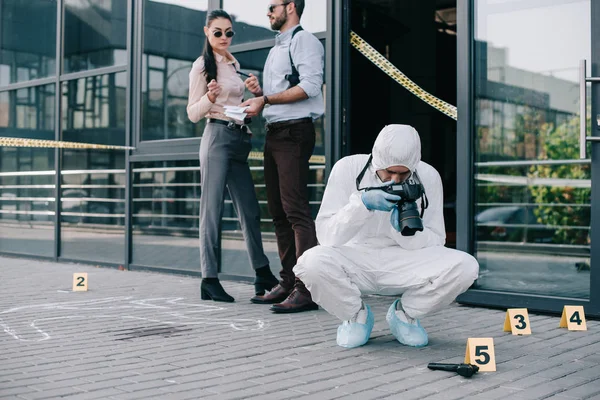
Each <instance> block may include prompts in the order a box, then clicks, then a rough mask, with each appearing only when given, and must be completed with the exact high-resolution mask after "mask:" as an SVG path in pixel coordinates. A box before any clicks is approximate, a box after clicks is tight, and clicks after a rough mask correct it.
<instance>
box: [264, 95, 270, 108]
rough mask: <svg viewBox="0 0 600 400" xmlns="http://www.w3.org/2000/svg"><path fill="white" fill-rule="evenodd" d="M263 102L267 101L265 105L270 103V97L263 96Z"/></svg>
mask: <svg viewBox="0 0 600 400" xmlns="http://www.w3.org/2000/svg"><path fill="white" fill-rule="evenodd" d="M263 102H264V103H265V106H266V105H267V104H269V98H268V97H267V96H263Z"/></svg>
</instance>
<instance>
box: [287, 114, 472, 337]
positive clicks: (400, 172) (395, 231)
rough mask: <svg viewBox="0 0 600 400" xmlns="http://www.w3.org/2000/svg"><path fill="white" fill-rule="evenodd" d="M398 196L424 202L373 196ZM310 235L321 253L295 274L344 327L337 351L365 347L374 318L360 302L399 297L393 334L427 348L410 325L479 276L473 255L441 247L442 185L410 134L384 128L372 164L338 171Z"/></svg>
mask: <svg viewBox="0 0 600 400" xmlns="http://www.w3.org/2000/svg"><path fill="white" fill-rule="evenodd" d="M402 183H404V184H403V185H397V184H402ZM407 184H408V185H412V186H410V187H407V186H406V185H407ZM400 186H402V187H404V188H405V189H407V188H408V189H411V190H412V189H415V188H416V189H418V188H421V190H423V189H424V194H423V195H422V196H421V195H420V194H421V193H422V192H421V191H417V193H418V194H419V198H418V199H417V200H416V201H415V200H413V201H411V202H409V203H410V204H406V203H405V202H403V201H402V200H401V199H402V195H400V196H398V195H395V194H392V193H389V192H387V191H385V190H381V189H373V188H376V187H379V188H382V189H398V188H399V187H400ZM364 188H369V189H367V190H365V189H364ZM395 192H396V193H397V190H395ZM403 193H405V194H406V195H407V196H406V197H407V198H410V196H408V194H409V193H408V192H403ZM427 203H429V205H428V206H427ZM403 204H404V205H403ZM399 206H400V209H399ZM411 208H413V209H412V210H410V209H411ZM406 209H408V210H406ZM399 216H400V219H399ZM411 217H412V218H411ZM419 217H422V221H421V219H419ZM414 223H416V224H417V225H416V226H418V225H419V223H422V231H420V230H418V229H412V228H415V225H414ZM316 228H317V238H318V240H319V243H320V245H318V246H316V247H313V248H312V249H310V250H308V251H306V252H305V253H304V254H303V255H302V257H300V259H299V260H298V263H297V265H296V266H295V267H294V273H295V274H296V276H297V277H298V278H299V279H301V280H302V282H304V284H305V285H306V287H307V288H308V290H310V293H311V295H312V298H313V301H315V302H316V303H317V304H319V305H320V306H321V307H323V308H324V309H325V310H327V311H328V312H329V313H331V314H333V315H335V316H336V317H338V318H339V319H340V320H342V321H344V322H343V323H342V325H340V326H339V327H338V332H337V343H338V345H340V346H343V347H357V346H362V345H363V344H365V343H366V342H367V341H368V340H369V335H370V334H371V330H372V328H373V324H374V316H373V313H372V312H371V309H370V307H369V306H368V305H365V304H363V302H362V300H361V295H367V294H379V295H387V296H401V298H400V299H397V300H396V301H394V302H393V304H392V305H391V306H390V308H389V310H388V313H387V318H386V319H387V322H388V323H389V326H390V329H391V331H392V334H393V335H394V336H395V337H396V339H398V341H399V342H400V343H402V344H405V345H408V346H415V347H421V346H425V345H427V343H428V338H427V333H426V332H425V330H424V329H423V327H421V324H420V323H419V320H418V319H417V318H421V317H422V316H424V315H426V314H428V313H431V312H433V311H436V310H439V309H440V308H442V307H444V306H446V305H448V304H450V303H451V302H452V301H453V300H454V299H455V298H456V296H458V295H459V294H460V293H462V292H464V291H465V290H467V289H468V288H469V286H470V285H471V284H472V283H473V281H474V280H475V279H476V278H477V275H478V272H479V265H478V263H477V261H476V260H475V259H474V258H473V257H472V256H471V255H469V254H467V253H464V252H461V251H458V250H453V249H448V248H446V247H444V243H445V240H446V233H445V232H446V231H445V228H444V218H443V188H442V182H441V179H440V175H439V174H438V172H437V171H436V170H435V169H434V168H433V167H432V166H430V165H429V164H426V163H424V162H422V161H421V142H420V139H419V134H418V133H417V131H416V130H415V129H414V128H412V127H410V126H407V125H388V126H386V127H385V128H383V130H382V131H381V132H380V133H379V136H378V137H377V139H376V141H375V144H374V146H373V152H372V154H371V155H370V156H369V155H362V154H361V155H353V156H348V157H345V158H343V159H341V160H340V161H338V162H337V163H336V164H335V166H334V167H333V170H332V171H331V175H330V177H329V181H328V183H327V187H326V189H325V194H324V195H323V201H322V204H321V209H320V210H319V214H318V216H317V219H316ZM411 234H412V236H408V235H411Z"/></svg>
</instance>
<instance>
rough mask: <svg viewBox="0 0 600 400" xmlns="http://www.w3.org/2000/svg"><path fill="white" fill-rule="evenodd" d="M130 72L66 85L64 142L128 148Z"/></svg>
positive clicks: (91, 77)
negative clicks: (127, 112) (127, 114)
mask: <svg viewBox="0 0 600 400" xmlns="http://www.w3.org/2000/svg"><path fill="white" fill-rule="evenodd" d="M126 83H127V82H126V73H125V72H119V73H116V74H106V75H98V76H90V77H87V78H81V79H75V80H72V81H67V82H64V83H63V85H62V89H63V90H62V140H65V141H69V142H84V143H95V144H110V145H118V146H124V145H125V107H126V99H125V97H126V86H127V85H126Z"/></svg>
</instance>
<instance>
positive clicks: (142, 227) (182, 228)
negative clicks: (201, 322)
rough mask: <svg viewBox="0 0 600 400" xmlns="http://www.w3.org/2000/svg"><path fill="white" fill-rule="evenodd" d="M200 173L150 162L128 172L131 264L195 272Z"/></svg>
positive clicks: (184, 164) (181, 164) (194, 164)
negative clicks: (130, 207)
mask: <svg viewBox="0 0 600 400" xmlns="http://www.w3.org/2000/svg"><path fill="white" fill-rule="evenodd" d="M200 192H201V188H200V169H199V162H198V161H197V160H196V161H178V162H168V161H156V162H147V163H138V164H135V166H134V169H133V208H132V210H133V217H132V223H133V264H136V265H144V266H151V267H162V268H172V269H179V270H191V271H196V272H199V271H200V248H199V246H198V221H199V210H198V206H199V199H200Z"/></svg>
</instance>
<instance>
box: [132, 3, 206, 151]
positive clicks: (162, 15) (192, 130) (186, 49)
mask: <svg viewBox="0 0 600 400" xmlns="http://www.w3.org/2000/svg"><path fill="white" fill-rule="evenodd" d="M207 9H208V1H207V0H204V1H193V2H192V1H181V0H160V1H159V0H155V1H151V0H145V1H144V54H143V55H142V140H162V139H178V138H189V137H199V136H201V135H202V131H203V129H204V121H201V122H200V123H198V124H193V123H192V122H191V121H190V120H189V119H188V117H187V112H186V107H187V98H188V87H189V73H190V70H191V68H192V63H193V62H194V61H195V60H196V59H197V58H198V57H200V54H201V53H202V48H203V45H204V30H203V26H204V21H205V20H206V10H207Z"/></svg>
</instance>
